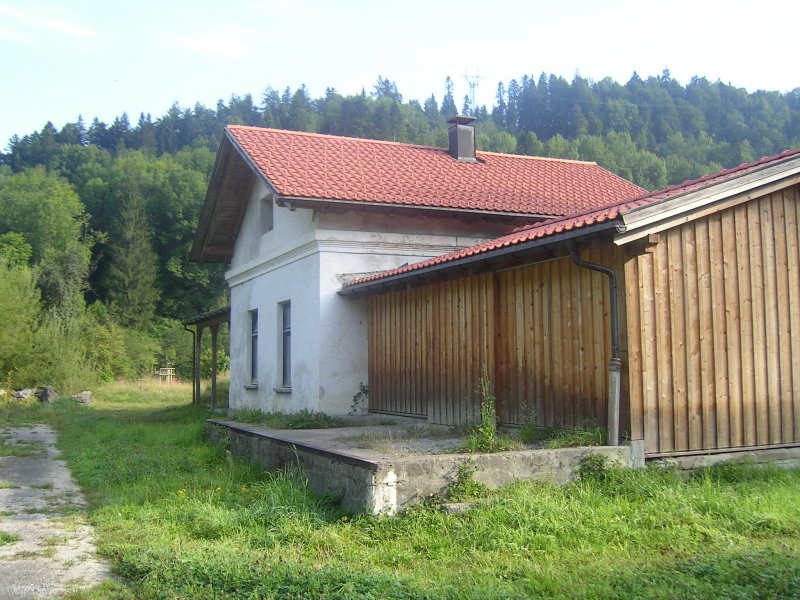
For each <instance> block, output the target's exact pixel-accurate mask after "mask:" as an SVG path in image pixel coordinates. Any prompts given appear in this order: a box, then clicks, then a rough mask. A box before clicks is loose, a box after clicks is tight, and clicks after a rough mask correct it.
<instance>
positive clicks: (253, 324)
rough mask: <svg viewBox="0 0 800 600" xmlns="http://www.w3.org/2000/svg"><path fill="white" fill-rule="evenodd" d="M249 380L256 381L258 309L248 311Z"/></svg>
mask: <svg viewBox="0 0 800 600" xmlns="http://www.w3.org/2000/svg"><path fill="white" fill-rule="evenodd" d="M250 381H251V382H252V383H256V382H257V381H258V311H257V310H251V311H250Z"/></svg>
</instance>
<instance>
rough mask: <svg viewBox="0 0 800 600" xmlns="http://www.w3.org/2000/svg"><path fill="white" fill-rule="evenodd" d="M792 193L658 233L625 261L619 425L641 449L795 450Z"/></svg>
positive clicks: (799, 254)
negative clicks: (623, 421) (625, 409)
mask: <svg viewBox="0 0 800 600" xmlns="http://www.w3.org/2000/svg"><path fill="white" fill-rule="evenodd" d="M797 190H798V188H797V186H795V187H793V188H791V189H788V190H784V191H779V192H775V193H772V194H770V195H767V196H764V197H761V198H756V199H753V200H750V201H748V202H746V203H743V204H740V205H738V206H736V207H733V208H728V209H725V210H723V211H721V212H719V213H715V214H711V215H709V216H705V217H702V218H698V219H696V220H694V221H689V222H687V223H685V224H683V225H680V226H677V227H674V228H673V229H671V230H667V231H664V232H661V233H660V236H661V239H660V240H659V242H658V243H657V244H656V246H655V247H654V248H651V249H650V251H648V252H645V253H642V254H639V255H637V256H633V257H630V258H629V259H628V262H627V264H626V266H625V273H626V287H627V290H626V291H627V294H626V301H627V304H628V308H627V310H628V329H627V333H628V336H629V350H630V355H629V360H630V362H629V369H630V395H631V423H632V426H633V432H634V434H637V433H638V432H639V431H641V432H642V435H643V437H644V439H645V440H646V451H647V452H649V453H656V452H658V453H669V452H675V451H680V450H705V449H714V448H730V447H742V446H752V445H774V444H781V443H798V442H800V424H799V423H798V416H800V415H799V414H798V413H800V223H799V222H798V221H799V220H800V217H799V216H798V202H800V197H798V191H797ZM637 337H638V341H637Z"/></svg>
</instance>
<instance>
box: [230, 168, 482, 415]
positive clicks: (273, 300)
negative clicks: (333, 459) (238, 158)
mask: <svg viewBox="0 0 800 600" xmlns="http://www.w3.org/2000/svg"><path fill="white" fill-rule="evenodd" d="M267 194H268V190H267V188H266V187H265V186H263V185H262V184H258V185H257V186H256V187H255V189H254V190H253V192H252V195H251V198H250V201H249V204H248V207H247V210H246V212H245V216H244V221H243V223H242V227H241V229H240V234H239V237H238V239H237V241H236V244H235V247H234V256H233V259H232V261H231V268H230V270H229V271H228V273H227V274H226V278H227V280H228V283H229V285H230V287H231V385H230V406H231V408H233V409H238V408H246V407H247V408H258V409H260V410H263V411H282V412H296V411H298V410H301V409H309V410H319V411H323V412H326V413H329V414H347V413H348V412H349V411H350V409H351V404H352V398H353V395H354V394H355V393H356V391H357V390H358V386H359V383H360V382H364V383H368V381H367V373H368V370H367V366H368V365H367V321H366V317H367V314H366V301H365V300H351V299H347V298H343V297H341V296H339V295H338V293H337V292H338V291H339V290H340V289H341V286H342V278H341V276H342V275H343V274H352V273H371V272H376V271H384V270H387V269H392V268H395V267H397V266H399V265H401V264H404V263H412V262H416V261H419V260H423V259H425V258H429V257H431V256H437V255H439V254H442V253H444V252H448V251H451V250H453V249H454V248H458V247H464V246H468V245H472V244H474V243H477V242H480V241H482V240H483V239H486V238H488V237H494V235H496V231H495V226H492V227H487V228H486V229H488V230H489V231H488V233H487V234H486V235H484V236H481V237H475V236H474V231H471V229H472V230H474V229H475V225H474V224H473V225H471V226H468V225H465V224H463V223H461V222H460V221H458V220H454V219H452V218H440V219H437V218H426V219H413V218H407V217H396V216H395V218H392V217H391V216H386V215H380V214H375V215H369V214H364V213H361V214H359V213H356V212H353V211H349V212H345V213H339V214H332V213H317V212H315V211H313V210H311V209H300V208H298V209H297V210H294V211H292V210H290V209H289V208H283V207H278V206H274V207H273V219H272V225H273V228H272V230H271V231H266V232H265V231H263V230H262V229H263V225H262V219H261V216H260V210H261V207H262V198H264V197H265V196H267ZM286 301H290V302H291V305H292V385H291V391H290V392H288V393H287V392H286V391H282V390H280V389H276V388H280V387H281V371H280V353H279V347H280V346H279V344H280V342H281V339H282V336H281V331H280V330H279V327H280V316H279V315H280V312H279V311H280V309H279V303H282V302H286ZM252 310H258V316H259V331H258V358H259V360H258V363H259V366H258V382H257V385H251V384H252V382H251V381H250V364H249V344H250V311H252Z"/></svg>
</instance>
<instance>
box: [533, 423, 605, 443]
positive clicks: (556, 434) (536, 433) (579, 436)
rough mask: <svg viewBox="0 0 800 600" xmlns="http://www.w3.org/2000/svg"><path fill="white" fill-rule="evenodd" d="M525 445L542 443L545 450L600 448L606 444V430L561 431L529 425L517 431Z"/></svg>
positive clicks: (597, 428)
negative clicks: (582, 447) (584, 447)
mask: <svg viewBox="0 0 800 600" xmlns="http://www.w3.org/2000/svg"><path fill="white" fill-rule="evenodd" d="M518 435H519V439H520V441H521V442H523V443H525V444H535V443H539V442H544V444H545V446H546V447H547V448H574V447H580V446H602V445H604V444H605V443H606V439H607V435H606V430H605V429H603V428H602V427H589V428H586V429H561V428H558V427H544V426H541V425H535V424H533V423H529V424H526V425H524V426H523V427H521V428H520V429H519V431H518Z"/></svg>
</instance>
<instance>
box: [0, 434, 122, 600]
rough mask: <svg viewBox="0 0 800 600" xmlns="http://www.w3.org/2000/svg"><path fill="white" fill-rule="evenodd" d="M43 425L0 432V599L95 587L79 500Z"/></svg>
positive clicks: (97, 574)
mask: <svg viewBox="0 0 800 600" xmlns="http://www.w3.org/2000/svg"><path fill="white" fill-rule="evenodd" d="M55 443H56V433H55V432H54V431H53V430H52V429H51V428H50V427H48V426H46V425H35V426H30V427H0V444H2V448H0V449H2V450H3V452H2V454H10V455H11V456H3V455H0V600H4V599H6V598H14V599H24V598H51V597H54V596H58V595H59V594H62V593H64V592H68V591H71V590H75V589H81V588H85V587H91V586H94V585H97V584H98V583H100V582H101V581H103V580H104V579H106V578H107V577H109V576H110V568H109V566H108V565H107V564H105V563H103V562H101V561H100V560H99V559H97V557H96V556H95V547H94V542H93V530H92V527H91V526H90V525H88V524H87V522H86V500H85V499H84V497H83V495H82V494H81V491H80V489H79V488H78V486H77V485H76V484H75V482H74V481H73V479H72V476H71V475H70V472H69V469H68V468H67V465H66V463H65V462H64V461H63V460H60V459H59V458H58V456H59V454H58V450H57V449H56V446H55Z"/></svg>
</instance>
